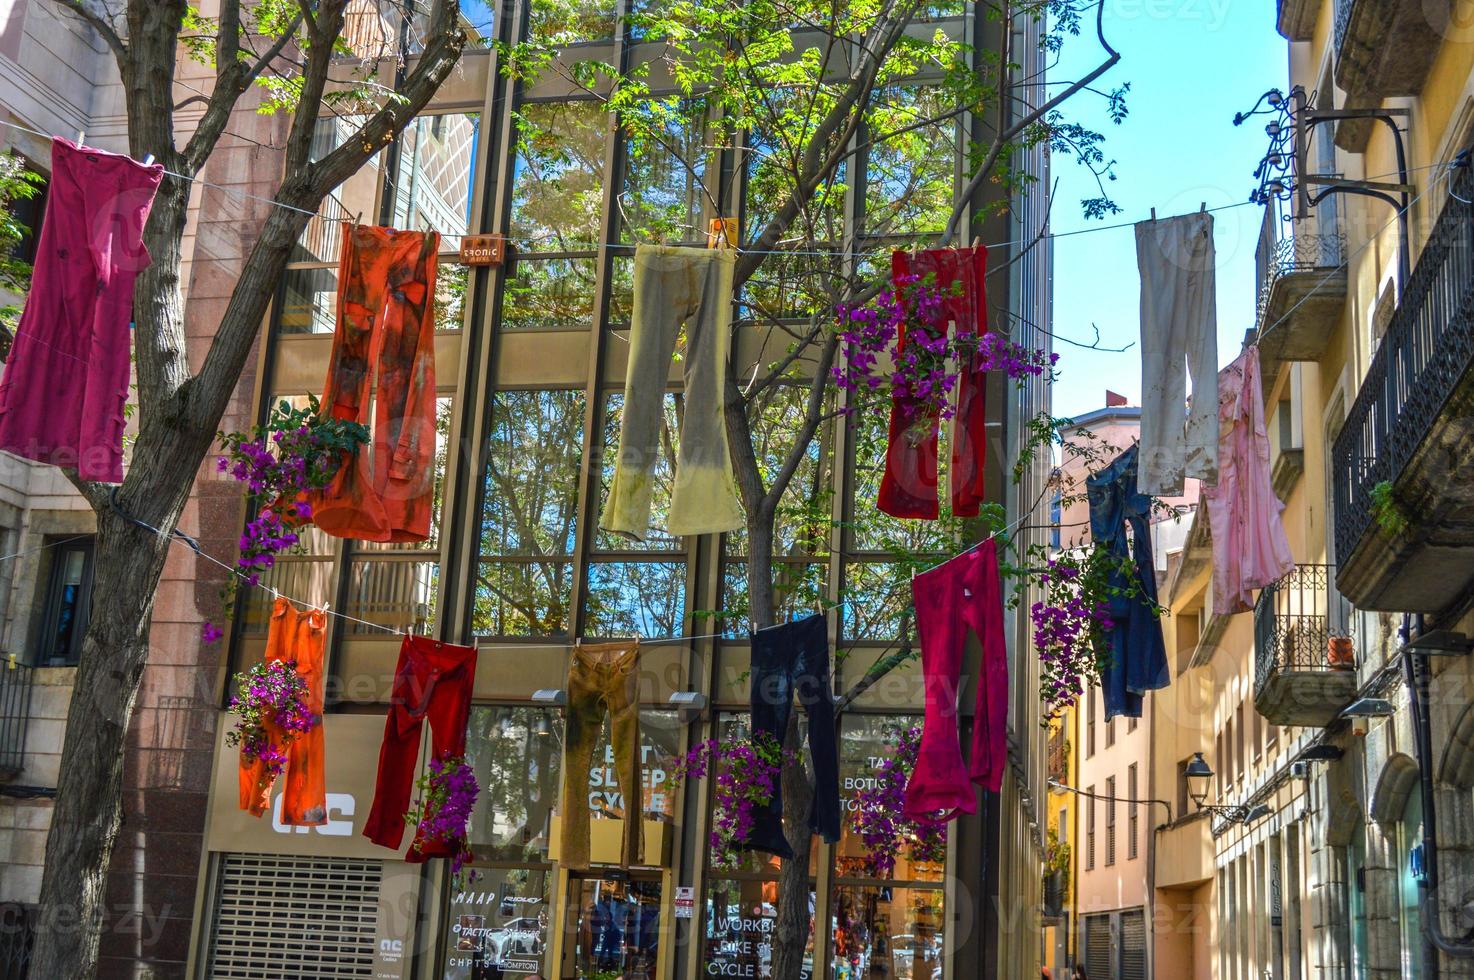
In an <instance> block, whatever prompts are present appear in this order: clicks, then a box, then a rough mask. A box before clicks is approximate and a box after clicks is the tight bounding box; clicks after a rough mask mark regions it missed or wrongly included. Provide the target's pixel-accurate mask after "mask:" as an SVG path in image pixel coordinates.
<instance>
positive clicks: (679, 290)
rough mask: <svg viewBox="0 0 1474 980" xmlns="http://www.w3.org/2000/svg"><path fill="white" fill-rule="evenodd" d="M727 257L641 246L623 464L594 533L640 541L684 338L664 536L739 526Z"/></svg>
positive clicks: (732, 259)
mask: <svg viewBox="0 0 1474 980" xmlns="http://www.w3.org/2000/svg"><path fill="white" fill-rule="evenodd" d="M735 263H736V256H735V253H733V252H731V251H729V250H727V249H710V248H678V247H675V246H666V245H641V246H639V247H637V248H636V249H635V301H634V311H633V317H632V320H631V323H630V355H629V368H628V371H627V373H626V376H625V382H624V414H623V416H622V418H621V419H620V427H619V456H618V457H617V460H616V462H615V467H614V479H613V481H612V482H611V483H610V485H609V500H608V502H607V503H605V505H604V513H603V515H602V518H601V519H600V521H599V526H600V527H602V528H604V529H605V530H608V531H615V532H618V533H620V534H624V535H627V536H630V537H633V538H636V539H638V540H641V541H643V540H645V534H646V532H647V531H648V530H649V525H650V504H651V495H652V490H653V486H652V484H651V480H652V477H653V475H654V471H655V465H656V463H657V462H658V460H659V458H660V448H661V440H660V428H661V420H662V419H663V418H664V415H665V388H666V382H667V380H668V379H669V378H670V363H671V357H672V355H673V354H674V352H675V349H676V341H677V339H678V338H679V337H680V335H681V332H682V329H683V328H684V330H685V335H686V350H685V354H684V356H683V357H682V366H683V367H684V369H685V413H684V418H683V419H682V421H681V434H680V450H679V458H678V459H677V460H676V472H675V485H674V486H673V487H672V489H671V499H670V514H669V516H668V517H667V520H666V528H665V530H666V531H667V532H669V533H670V534H673V535H682V534H712V533H714V532H718V531H732V530H735V529H737V528H739V527H741V526H742V525H743V522H744V518H743V516H742V505H741V504H740V503H738V501H737V485H736V483H735V482H734V481H733V479H732V460H731V457H730V455H729V454H728V452H727V425H726V420H725V419H724V417H723V415H722V406H723V404H724V402H725V399H726V385H727V353H728V351H729V349H730V347H731V343H732V273H733V269H734V267H735Z"/></svg>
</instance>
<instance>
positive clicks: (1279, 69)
mask: <svg viewBox="0 0 1474 980" xmlns="http://www.w3.org/2000/svg"><path fill="white" fill-rule="evenodd" d="M1103 2H1104V3H1105V5H1106V7H1105V34H1106V39H1107V40H1108V41H1110V42H1111V44H1112V45H1113V46H1114V47H1115V48H1116V49H1117V50H1119V51H1120V52H1121V61H1120V62H1119V63H1118V64H1117V65H1116V67H1115V68H1114V69H1112V70H1111V71H1110V72H1108V73H1107V74H1106V75H1105V76H1104V77H1103V78H1101V79H1100V81H1099V82H1098V83H1097V84H1098V87H1100V88H1101V89H1103V90H1109V89H1113V88H1115V87H1116V86H1118V85H1120V84H1122V83H1124V82H1130V83H1131V92H1130V94H1129V96H1128V102H1127V105H1128V107H1129V109H1130V115H1129V117H1128V118H1127V119H1126V121H1125V122H1124V123H1122V124H1121V125H1120V126H1116V125H1113V124H1112V123H1111V122H1110V121H1109V119H1108V118H1107V117H1106V114H1105V104H1104V100H1102V99H1099V98H1097V97H1095V96H1092V95H1089V94H1088V93H1086V94H1085V95H1083V96H1079V97H1077V99H1076V100H1072V102H1071V103H1070V104H1069V105H1068V107H1067V109H1066V114H1067V115H1068V116H1069V117H1071V118H1072V119H1074V120H1076V121H1079V122H1082V123H1084V124H1086V125H1088V126H1090V127H1092V128H1094V129H1097V130H1100V131H1102V132H1104V133H1105V134H1106V137H1107V142H1106V146H1105V153H1106V157H1107V159H1114V160H1115V161H1116V167H1115V172H1116V177H1117V179H1116V180H1115V181H1114V182H1110V183H1108V184H1107V190H1108V192H1109V194H1110V196H1111V197H1112V198H1113V199H1114V200H1115V202H1116V203H1117V204H1118V205H1120V207H1121V209H1122V211H1121V214H1119V215H1116V216H1115V217H1111V218H1106V219H1104V220H1101V221H1087V220H1086V219H1085V218H1084V217H1083V216H1082V215H1081V211H1080V204H1079V202H1080V200H1081V199H1082V198H1086V197H1094V196H1096V195H1097V194H1098V193H1099V192H1098V191H1097V189H1096V185H1095V181H1094V179H1093V178H1092V177H1091V176H1090V174H1089V172H1088V171H1086V170H1085V169H1084V168H1083V167H1080V166H1079V165H1078V164H1076V163H1075V161H1074V159H1073V158H1061V157H1056V158H1055V161H1054V176H1055V177H1057V178H1058V179H1059V189H1058V192H1057V194H1056V197H1055V202H1054V207H1053V213H1052V224H1053V229H1054V231H1055V232H1056V233H1059V232H1067V231H1073V230H1076V229H1080V228H1086V227H1090V226H1091V225H1092V224H1095V225H1100V224H1116V223H1118V222H1122V221H1136V220H1139V219H1141V218H1145V217H1147V216H1148V215H1149V214H1150V211H1151V209H1152V208H1153V207H1155V208H1156V209H1157V215H1158V217H1165V216H1167V215H1171V214H1178V213H1181V212H1183V211H1196V210H1197V208H1198V205H1199V204H1200V203H1201V202H1205V201H1206V202H1207V204H1208V207H1210V208H1212V207H1218V206H1221V205H1224V204H1234V203H1237V202H1240V201H1244V200H1247V198H1248V195H1249V191H1250V190H1251V189H1252V187H1253V186H1254V182H1253V176H1252V175H1253V171H1254V167H1255V166H1256V165H1257V164H1258V162H1259V159H1260V157H1261V156H1263V154H1264V151H1265V149H1266V137H1265V135H1264V127H1263V125H1262V124H1261V121H1260V120H1255V121H1250V122H1247V123H1245V124H1244V125H1243V126H1241V127H1238V128H1235V127H1234V125H1233V115H1234V113H1235V112H1237V111H1240V110H1245V109H1248V108H1249V107H1251V106H1252V105H1253V104H1254V102H1255V100H1257V99H1258V98H1259V96H1260V94H1261V93H1263V92H1264V90H1265V89H1268V88H1271V87H1277V88H1281V89H1283V88H1284V85H1285V81H1284V80H1285V76H1286V64H1287V60H1288V50H1287V46H1286V42H1285V40H1284V38H1282V37H1280V36H1279V34H1278V33H1276V32H1275V28H1274V18H1275V13H1274V11H1275V5H1274V4H1273V3H1271V2H1269V0H1103ZM1094 13H1095V11H1094V8H1091V9H1090V11H1089V21H1088V22H1087V23H1084V24H1082V32H1081V35H1080V37H1078V38H1071V39H1070V40H1069V43H1068V44H1067V45H1066V47H1065V51H1064V53H1063V58H1062V61H1061V63H1060V64H1059V65H1058V66H1057V67H1055V68H1054V69H1053V71H1052V73H1051V78H1052V79H1053V80H1056V81H1063V80H1069V79H1073V78H1077V77H1079V75H1081V74H1083V73H1084V72H1086V71H1088V70H1089V69H1090V68H1092V67H1094V66H1095V65H1096V64H1098V63H1099V62H1100V60H1101V57H1102V55H1101V49H1100V46H1099V44H1098V43H1097V42H1096V40H1095V31H1094V26H1095V25H1094ZM1262 217H1263V211H1262V209H1261V208H1259V207H1256V206H1252V205H1250V206H1245V207H1240V208H1236V209H1234V210H1231V211H1222V212H1219V213H1217V214H1215V215H1214V243H1215V246H1216V249H1217V257H1218V265H1217V286H1218V338H1219V340H1218V356H1219V362H1220V364H1227V363H1228V362H1229V361H1231V360H1233V358H1235V357H1237V356H1238V352H1239V349H1240V345H1241V343H1242V341H1243V336H1244V332H1245V331H1246V330H1248V329H1249V328H1250V327H1252V326H1253V315H1254V246H1255V243H1256V241H1257V238H1258V234H1259V223H1260V221H1261V219H1262ZM1139 288H1140V279H1139V278H1138V276H1137V273H1136V245H1135V238H1134V236H1133V233H1132V230H1131V228H1129V227H1127V228H1118V229H1115V230H1109V231H1098V232H1095V233H1093V234H1088V235H1076V236H1073V237H1067V238H1057V239H1055V241H1054V331H1055V333H1056V334H1058V335H1062V336H1065V337H1069V338H1071V339H1074V340H1081V341H1089V340H1091V339H1092V337H1093V332H1092V330H1091V324H1095V325H1096V326H1098V327H1099V328H1100V332H1101V338H1102V339H1101V343H1102V345H1104V346H1109V347H1121V346H1124V345H1125V344H1127V343H1131V344H1132V345H1133V346H1132V347H1131V349H1130V350H1128V351H1126V352H1124V353H1112V352H1105V351H1092V350H1081V349H1079V348H1077V347H1072V346H1070V345H1069V344H1064V343H1060V342H1058V341H1056V345H1055V349H1056V350H1057V351H1058V352H1059V355H1060V362H1059V366H1060V378H1059V381H1058V383H1056V384H1055V386H1054V413H1055V414H1056V415H1062V416H1071V415H1076V414H1079V413H1081V412H1086V411H1089V410H1091V409H1093V408H1100V407H1101V406H1103V405H1104V404H1105V389H1107V388H1110V389H1112V390H1114V391H1118V392H1120V393H1121V394H1123V395H1126V396H1127V397H1128V398H1129V399H1130V400H1131V404H1133V405H1134V404H1138V399H1139V397H1140V393H1141V354H1140V351H1139V350H1138V348H1137V347H1136V346H1135V345H1136V344H1137V342H1138V329H1139V328H1138V315H1137V311H1138V307H1139V302H1140V299H1139Z"/></svg>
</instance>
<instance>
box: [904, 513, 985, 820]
mask: <svg viewBox="0 0 1474 980" xmlns="http://www.w3.org/2000/svg"><path fill="white" fill-rule="evenodd" d="M911 596H912V600H913V602H914V603H915V606H916V632H917V634H918V635H919V637H920V639H921V670H922V675H923V677H924V678H925V683H926V718H925V721H924V722H923V724H922V729H921V748H920V750H919V752H918V753H917V757H916V770H915V771H914V772H913V773H912V774H911V779H910V780H909V781H908V782H907V784H906V803H905V807H904V812H905V814H906V816H908V817H911V818H914V819H932V820H951V819H952V818H953V817H955V816H957V815H959V814H962V813H973V812H974V811H976V809H977V803H976V801H975V799H974V797H973V788H972V784H973V783H974V782H976V783H979V784H981V785H982V787H983V789H985V790H990V791H992V792H997V791H998V789H999V787H1001V786H1002V785H1003V770H1004V768H1005V767H1006V766H1007V764H1008V742H1007V724H1008V717H1007V715H1008V652H1007V648H1006V647H1005V645H1004V640H1003V589H1002V586H1001V584H1000V582H999V578H998V553H997V546H996V544H995V542H994V541H993V539H992V538H989V539H988V540H986V541H984V542H983V543H982V544H980V545H978V546H977V547H976V548H973V549H972V550H971V551H965V552H963V553H962V554H960V555H958V556H957V557H956V558H953V559H952V560H951V561H949V562H947V563H946V564H944V565H939V566H937V567H936V568H933V569H929V570H927V571H925V572H922V573H921V574H920V575H918V576H916V578H915V579H914V580H913V581H912V582H911ZM968 630H972V631H973V632H974V633H976V634H977V636H978V639H979V640H980V641H981V642H982V647H983V656H982V669H981V671H980V672H979V676H978V694H977V708H976V711H975V713H974V715H973V725H972V763H971V764H970V765H969V766H968V767H967V768H963V765H962V745H961V726H960V723H959V721H960V720H959V718H958V714H957V702H958V694H959V688H960V685H961V672H962V646H963V642H964V641H965V640H966V639H967V633H968Z"/></svg>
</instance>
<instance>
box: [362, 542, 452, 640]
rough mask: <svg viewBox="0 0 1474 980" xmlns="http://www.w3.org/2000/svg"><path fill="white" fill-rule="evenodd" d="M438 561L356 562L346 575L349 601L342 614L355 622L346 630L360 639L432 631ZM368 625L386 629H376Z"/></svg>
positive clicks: (438, 592) (438, 576) (438, 570)
mask: <svg viewBox="0 0 1474 980" xmlns="http://www.w3.org/2000/svg"><path fill="white" fill-rule="evenodd" d="M439 586H440V562H439V561H438V560H437V561H393V560H389V559H379V560H374V561H356V562H354V563H353V567H352V568H351V569H350V570H349V572H348V602H347V604H346V605H347V608H346V609H344V610H343V611H344V612H345V613H346V614H347V615H349V616H352V617H354V618H355V619H361V620H364V622H362V623H355V622H352V621H351V620H350V621H348V622H346V624H345V627H344V628H345V629H346V630H347V631H348V632H349V633H352V634H354V635H359V636H388V635H390V633H402V632H410V633H423V634H428V633H431V632H433V631H434V629H435V615H436V602H437V600H438V598H439V595H440V588H439ZM370 623H372V624H375V625H377V626H382V627H385V629H376V628H375V627H374V626H371V625H369V624H370Z"/></svg>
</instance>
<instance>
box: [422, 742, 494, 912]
mask: <svg viewBox="0 0 1474 980" xmlns="http://www.w3.org/2000/svg"><path fill="white" fill-rule="evenodd" d="M415 788H416V790H417V791H418V793H419V796H418V798H416V800H415V801H414V803H413V804H412V805H411V806H410V809H409V812H408V813H406V814H405V822H406V823H412V824H414V825H415V828H416V833H415V843H414V847H415V849H416V850H419V851H423V850H424V848H425V844H427V843H431V842H434V843H438V844H443V845H447V846H448V848H449V850H450V852H451V855H450V873H451V877H452V879H453V880H454V882H455V884H456V886H457V887H459V886H460V885H461V884H463V883H464V881H475V880H476V877H477V875H476V872H475V871H471V872H470V873H469V876H468V877H464V876H463V874H462V872H463V871H464V869H465V866H466V863H467V862H468V861H470V860H471V859H472V857H473V855H472V853H471V844H470V841H469V839H468V836H467V828H468V827H469V826H470V823H471V811H472V810H474V809H476V797H477V796H478V795H479V794H480V787H479V785H478V784H477V782H476V770H475V769H473V768H471V764H470V763H469V762H467V761H466V757H465V756H463V755H456V756H449V757H447V758H444V759H431V760H430V764H429V765H428V766H427V767H426V768H425V771H424V772H423V773H421V774H420V778H419V780H417V781H416V783H415ZM463 877H464V880H463Z"/></svg>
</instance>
